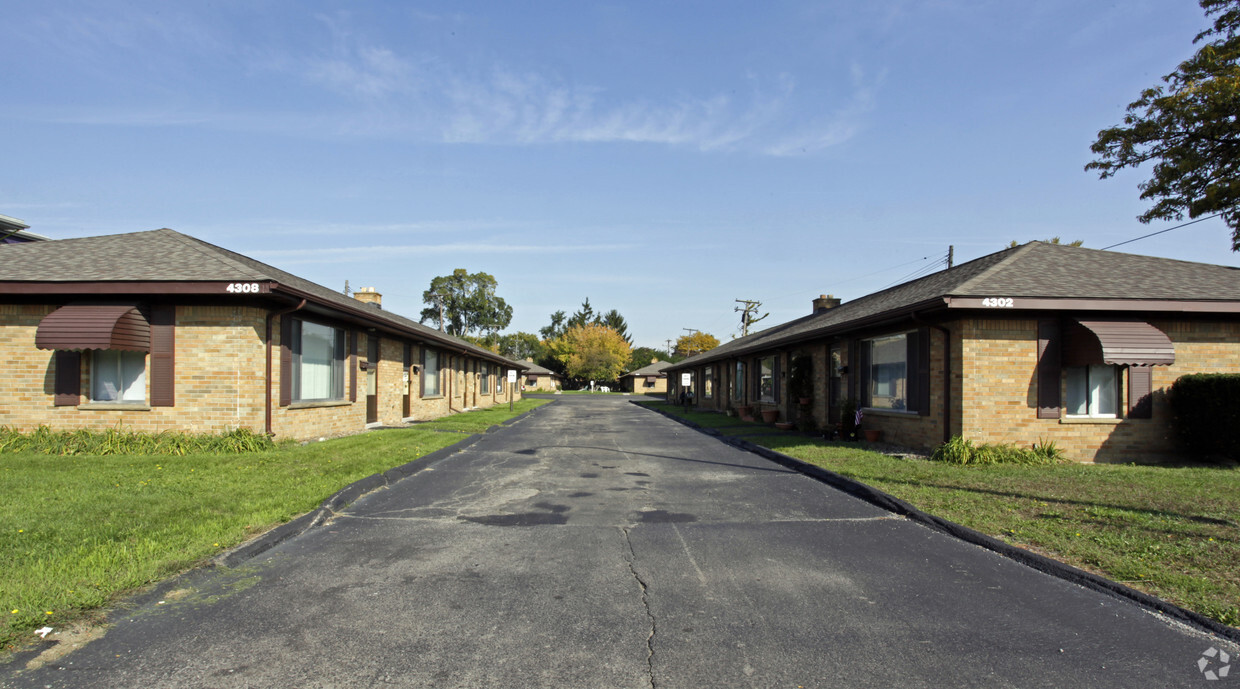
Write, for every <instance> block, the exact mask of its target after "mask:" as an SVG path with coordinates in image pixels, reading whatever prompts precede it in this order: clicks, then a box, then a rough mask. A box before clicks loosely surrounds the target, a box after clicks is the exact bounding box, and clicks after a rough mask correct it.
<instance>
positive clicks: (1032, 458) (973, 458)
mask: <svg viewBox="0 0 1240 689" xmlns="http://www.w3.org/2000/svg"><path fill="white" fill-rule="evenodd" d="M930 459H932V460H934V461H936V462H944V463H946V464H959V465H968V464H972V465H991V464H1024V465H1027V466H1038V465H1049V464H1059V463H1060V462H1063V461H1065V460H1066V458H1065V457H1064V454H1063V451H1062V450H1060V449H1059V448H1058V447H1057V446H1056V445H1055V443H1054V442H1051V441H1043V442H1041V443H1038V444H1037V445H1034V446H1033V447H1032V448H1023V447H1017V446H1016V445H1014V444H1012V443H983V444H981V445H974V444H973V441H972V440H969V439H967V438H963V437H961V436H958V435H957V436H952V438H951V439H950V440H948V441H947V442H945V443H943V444H942V445H940V446H938V448H936V449H935V451H934V454H932V455H931V456H930Z"/></svg>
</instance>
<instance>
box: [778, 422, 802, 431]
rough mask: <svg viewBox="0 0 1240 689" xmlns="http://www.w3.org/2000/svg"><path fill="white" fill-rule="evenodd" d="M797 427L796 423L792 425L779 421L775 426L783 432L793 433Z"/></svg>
mask: <svg viewBox="0 0 1240 689" xmlns="http://www.w3.org/2000/svg"><path fill="white" fill-rule="evenodd" d="M796 427H797V425H796V424H795V423H791V422H789V421H779V422H777V423H776V424H775V428H778V429H779V430H781V431H791V430H794V429H795V428H796Z"/></svg>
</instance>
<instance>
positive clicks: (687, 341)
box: [675, 330, 719, 357]
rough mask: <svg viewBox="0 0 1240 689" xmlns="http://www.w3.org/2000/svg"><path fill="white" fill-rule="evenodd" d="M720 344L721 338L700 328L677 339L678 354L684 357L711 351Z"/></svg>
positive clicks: (676, 350)
mask: <svg viewBox="0 0 1240 689" xmlns="http://www.w3.org/2000/svg"><path fill="white" fill-rule="evenodd" d="M718 346H719V338H717V337H715V336H714V335H711V334H710V333H704V332H702V331H700V330H697V331H694V332H692V333H690V334H688V335H681V336H680V337H679V338H677V339H676V349H675V352H676V354H678V355H680V356H682V357H690V356H693V355H694V354H701V353H702V352H709V351H710V350H712V349H714V348H715V347H718Z"/></svg>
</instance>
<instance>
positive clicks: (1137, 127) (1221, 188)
mask: <svg viewBox="0 0 1240 689" xmlns="http://www.w3.org/2000/svg"><path fill="white" fill-rule="evenodd" d="M1199 4H1200V5H1201V8H1202V9H1203V10H1205V13H1206V16H1207V17H1211V16H1213V17H1214V18H1215V19H1214V25H1213V27H1212V28H1210V29H1207V30H1205V31H1202V32H1201V33H1199V34H1197V37H1196V38H1194V39H1193V43H1198V42H1201V41H1203V40H1204V41H1206V42H1205V44H1204V45H1202V46H1201V49H1199V50H1198V51H1197V53H1196V54H1195V55H1193V56H1192V57H1191V58H1189V59H1188V60H1186V61H1184V62H1183V63H1181V64H1180V66H1179V67H1178V68H1177V69H1176V70H1175V71H1174V72H1172V73H1171V74H1168V75H1167V76H1165V77H1163V82H1165V86H1154V87H1152V88H1148V89H1146V90H1145V91H1143V92H1142V93H1141V97H1140V98H1138V99H1137V100H1135V101H1133V102H1132V103H1130V104H1129V105H1128V111H1127V114H1126V115H1125V116H1124V123H1123V125H1121V126H1116V127H1111V128H1110V129H1103V130H1102V131H1100V132H1098V139H1097V140H1096V141H1095V142H1094V143H1093V145H1091V146H1090V150H1091V151H1093V152H1094V153H1095V154H1096V155H1097V156H1098V158H1097V159H1096V160H1094V161H1093V162H1091V163H1089V164H1088V165H1086V166H1085V169H1086V170H1097V171H1098V175H1099V177H1100V178H1102V179H1107V178H1108V177H1113V176H1115V174H1116V173H1117V172H1119V171H1120V170H1123V169H1124V168H1128V167H1133V168H1135V167H1137V166H1139V165H1141V164H1143V163H1147V162H1153V164H1154V165H1153V168H1152V169H1151V170H1150V178H1149V179H1148V180H1147V181H1145V182H1142V183H1141V184H1139V185H1138V188H1139V189H1140V190H1141V198H1142V199H1145V200H1150V201H1153V202H1154V205H1153V206H1151V207H1150V209H1149V210H1147V211H1146V212H1145V213H1142V214H1141V215H1139V216H1137V219H1138V220H1140V221H1141V222H1143V223H1148V222H1150V221H1151V220H1182V219H1183V218H1184V214H1185V213H1187V214H1188V217H1190V218H1197V217H1201V216H1205V215H1209V214H1212V213H1218V214H1220V215H1221V216H1222V217H1223V220H1224V221H1225V222H1226V223H1227V225H1228V226H1229V227H1230V228H1231V230H1232V233H1231V237H1232V246H1231V249H1232V251H1240V0H1199Z"/></svg>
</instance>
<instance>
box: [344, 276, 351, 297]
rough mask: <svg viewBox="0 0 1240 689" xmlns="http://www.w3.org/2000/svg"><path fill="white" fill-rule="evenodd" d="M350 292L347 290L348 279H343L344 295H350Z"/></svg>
mask: <svg viewBox="0 0 1240 689" xmlns="http://www.w3.org/2000/svg"><path fill="white" fill-rule="evenodd" d="M352 293H353V292H352V291H350V290H349V281H348V280H345V281H344V296H346V297H347V296H349V295H350V294H352Z"/></svg>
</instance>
